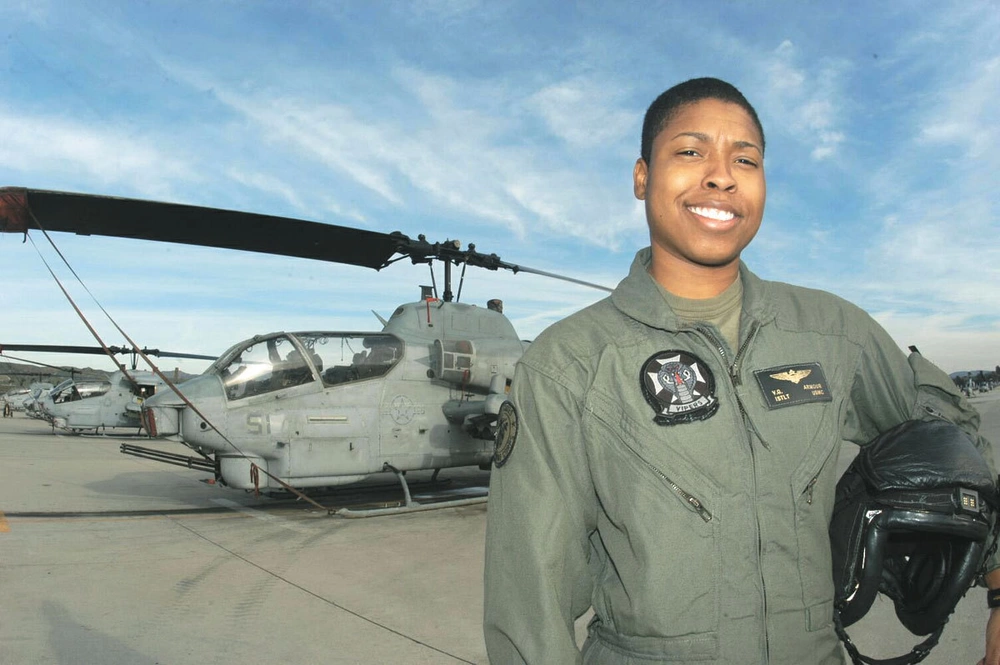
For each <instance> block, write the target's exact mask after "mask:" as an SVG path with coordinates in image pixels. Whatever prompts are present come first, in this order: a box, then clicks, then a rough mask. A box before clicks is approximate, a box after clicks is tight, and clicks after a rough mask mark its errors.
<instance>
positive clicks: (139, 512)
mask: <svg viewBox="0 0 1000 665" xmlns="http://www.w3.org/2000/svg"><path fill="white" fill-rule="evenodd" d="M973 402H974V403H975V405H976V406H977V408H978V409H979V410H980V413H981V414H982V415H983V427H982V431H983V432H984V433H985V434H986V436H988V437H989V438H990V439H991V440H992V441H994V442H997V444H998V450H1000V391H996V392H994V393H990V394H987V395H983V396H980V397H976V398H974V399H973ZM122 441H129V442H131V443H137V444H139V445H150V446H153V447H163V448H165V449H168V450H171V451H174V452H183V451H185V450H186V449H184V448H183V447H182V446H179V445H177V444H169V443H150V442H147V441H144V440H131V441H130V440H129V439H127V438H125V437H120V436H99V437H80V436H63V435H55V434H53V433H52V431H51V429H50V427H49V426H48V425H47V424H45V423H43V422H40V421H37V420H30V419H28V418H26V417H25V416H24V414H20V413H19V414H17V415H16V417H15V418H13V419H10V418H8V419H3V420H0V511H2V512H0V664H3V665H22V664H23V665H34V664H36V663H37V664H43V663H44V664H48V663H55V664H59V665H69V664H73V665H77V664H80V665H91V664H93V665H186V664H189V663H190V664H195V663H197V664H198V665H202V664H203V663H206V662H208V663H264V662H271V663H324V664H327V665H336V664H347V663H359V664H383V663H384V664H393V665H396V664H398V665H411V664H412V665H417V664H435V665H437V664H444V665H447V664H451V663H481V664H485V663H486V662H487V659H486V650H485V646H484V645H483V638H482V630H481V616H482V573H483V542H484V530H485V516H486V506H485V504H480V505H474V506H465V507H461V508H446V509H441V510H434V511H429V512H423V513H413V514H408V515H396V516H388V517H377V518H370V519H361V520H350V519H344V518H342V517H336V516H329V515H327V514H326V513H325V512H323V511H319V510H317V509H315V508H314V507H312V506H310V505H308V504H304V503H301V502H299V503H288V502H279V501H276V500H274V499H270V498H267V497H255V496H254V495H253V494H252V493H246V492H242V491H234V490H229V489H226V488H222V487H218V486H213V485H209V484H206V483H205V482H203V481H204V480H206V479H208V478H209V474H207V473H204V472H200V471H192V470H188V469H184V468H179V467H172V466H167V465H164V464H162V463H158V462H153V461H149V460H142V459H136V458H132V457H128V456H125V455H122V454H120V453H119V451H118V447H119V443H120V442H122ZM849 459H850V456H849V455H845V456H844V457H843V458H842V459H841V461H840V463H841V466H842V468H844V467H846V465H847V464H848V463H849ZM451 473H452V474H454V475H464V477H466V479H468V478H469V477H470V476H471V477H472V479H473V481H474V480H476V479H477V478H476V476H477V474H478V476H479V477H481V479H482V480H484V481H485V478H486V475H487V474H485V473H481V472H478V471H475V470H468V471H466V470H462V471H458V472H451ZM448 474H449V472H447V471H445V472H442V476H446V475H448ZM408 478H410V480H411V482H413V481H415V480H417V479H418V477H411V476H410V475H409V474H408ZM379 482H381V483H390V482H393V481H392V479H391V476H390V477H389V478H380V479H379ZM397 487H398V486H397ZM393 491H394V492H395V495H396V496H398V495H401V492H399V491H398V490H395V489H394V490H393ZM414 494H415V498H417V500H420V499H419V494H420V491H419V490H414ZM343 500H346V499H344V497H338V496H334V497H328V498H326V499H323V500H321V502H324V505H327V506H329V505H331V502H332V503H336V502H338V501H343ZM986 617H987V610H986V600H985V592H984V591H983V590H981V589H973V590H972V591H971V592H970V593H969V594H968V596H967V597H966V598H965V599H963V600H962V602H961V603H959V606H958V608H957V610H956V612H955V614H954V615H953V617H952V619H951V621H950V622H949V624H948V626H947V627H946V628H945V631H944V635H943V636H942V638H941V643H940V644H939V645H938V646H937V647H936V648H935V649H934V651H933V652H932V653H931V655H930V656H929V657H928V658H927V659H926V660H925V661H924V662H925V663H929V664H931V665H955V664H963V663H966V664H969V665H974V664H975V663H976V662H977V661H978V659H979V658H981V657H982V655H983V637H982V634H983V628H984V627H985V622H986ZM583 623H584V621H583V620H581V621H580V622H578V627H579V628H580V629H581V630H580V631H578V632H579V633H580V634H581V635H582V626H583ZM849 633H850V635H851V637H852V639H854V641H855V643H856V644H857V645H858V646H859V647H860V648H861V650H862V652H864V653H866V654H867V655H871V656H875V657H883V658H884V657H889V656H896V655H899V654H902V653H904V652H906V651H908V650H909V649H910V647H911V646H913V645H914V644H916V643H917V642H919V641H920V640H919V639H917V638H916V637H914V636H912V635H910V634H909V633H908V632H907V631H906V630H905V629H904V628H903V627H902V626H901V625H900V624H899V623H898V622H897V621H896V620H895V617H894V615H893V613H892V605H891V602H887V601H883V600H882V599H881V598H880V600H879V601H877V602H876V607H875V609H874V610H873V612H872V613H870V614H869V615H868V616H867V617H865V618H864V619H863V620H862V621H861V622H859V623H858V624H856V625H855V626H852V627H851V629H850V630H849Z"/></svg>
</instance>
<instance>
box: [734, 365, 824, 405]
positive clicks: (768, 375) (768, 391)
mask: <svg viewBox="0 0 1000 665" xmlns="http://www.w3.org/2000/svg"><path fill="white" fill-rule="evenodd" d="M753 374H754V376H756V377H757V383H758V384H759V385H760V389H761V391H763V393H764V400H765V401H766V402H767V408H769V409H780V408H781V407H783V406H795V405H796V404H808V403H810V402H830V401H832V400H833V395H831V394H830V386H829V384H827V382H826V375H825V374H823V368H822V367H820V365H819V363H802V364H801V365H784V366H782V367H772V368H771V369H759V370H757V371H755V372H754V373H753Z"/></svg>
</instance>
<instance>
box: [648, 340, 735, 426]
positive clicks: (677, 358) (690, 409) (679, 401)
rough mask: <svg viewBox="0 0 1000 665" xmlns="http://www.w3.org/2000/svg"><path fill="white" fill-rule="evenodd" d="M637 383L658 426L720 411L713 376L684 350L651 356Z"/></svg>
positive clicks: (701, 417) (688, 421) (699, 360)
mask: <svg viewBox="0 0 1000 665" xmlns="http://www.w3.org/2000/svg"><path fill="white" fill-rule="evenodd" d="M639 383H640V384H641V386H642V394H643V397H645V398H646V401H647V402H648V403H649V405H650V406H651V407H653V410H654V411H655V412H656V417H655V418H654V420H655V421H656V423H657V424H658V425H677V424H680V423H690V422H694V421H696V420H705V419H707V418H711V417H712V416H713V415H715V412H716V411H718V410H719V398H718V397H716V395H715V377H714V376H712V372H711V370H710V369H709V368H708V366H707V365H706V364H705V363H704V362H702V361H701V359H699V358H697V357H696V356H694V355H692V354H690V353H687V352H686V351H660V352H659V353H655V354H653V355H652V356H650V358H649V359H648V360H647V361H646V362H645V363H643V365H642V371H641V372H640V374H639Z"/></svg>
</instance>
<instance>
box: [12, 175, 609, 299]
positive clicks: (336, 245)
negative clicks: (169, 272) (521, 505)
mask: <svg viewBox="0 0 1000 665" xmlns="http://www.w3.org/2000/svg"><path fill="white" fill-rule="evenodd" d="M39 226H41V228H43V229H45V230H46V231H63V232H68V233H76V234H78V235H102V236H111V237H117V238H134V239H137V240H157V241H161V242H176V243H182V244H186V245H199V246H203V247H219V248H222V249H239V250H243V251H248V252H260V253H263V254H277V255H279V256H295V257H299V258H304V259H316V260H318V261H330V262H333V263H346V264H349V265H356V266H363V267H366V268H375V269H376V270H380V269H382V268H384V267H386V266H387V265H389V264H390V263H394V262H395V261H398V260H400V259H402V258H404V257H408V258H409V259H410V260H411V261H412V262H413V263H429V262H431V261H432V260H435V259H437V260H439V261H448V262H451V263H454V264H456V265H457V264H461V263H465V264H467V265H470V266H475V267H479V268H486V269H487V270H497V269H499V268H503V269H505V270H510V271H512V272H515V273H517V272H519V271H522V270H523V271H524V272H530V273H534V274H537V275H542V276H545V277H552V278H555V279H561V280H564V281H567V282H572V283H574V284H580V285H583V286H588V287H591V288H595V289H601V290H603V291H611V290H612V289H609V288H608V287H606V286H601V285H600V284H592V283H591V282H585V281H583V280H580V279H575V278H572V277H566V276H563V275H557V274H555V273H550V272H545V271H542V270H535V269H532V268H527V267H524V266H519V265H517V264H514V263H507V262H506V261H502V260H501V259H500V257H499V256H497V255H496V254H483V253H480V252H477V251H476V246H475V245H473V244H470V245H469V246H468V249H462V248H461V246H460V244H459V243H458V242H457V241H453V240H446V241H444V242H443V243H429V242H427V240H426V238H425V237H424V236H423V235H420V236H418V237H417V239H416V240H414V239H411V238H410V237H409V236H406V235H404V234H402V233H400V232H398V231H396V232H393V233H379V232H377V231H367V230H364V229H355V228H351V227H348V226H336V225H334V224H320V223H318V222H309V221H305V220H301V219H293V218H291V217H275V216H273V215H260V214H257V213H251V212H239V211H236V210H222V209H219V208H203V207H200V206H191V205H184V204H180V203H160V202H156V201H143V200H140V199H123V198H117V197H112V196H98V195H94V194H75V193H71V192H52V191H46V190H41V189H24V188H21V187H0V232H7V233H21V232H24V233H26V232H27V231H28V230H29V229H35V228H39ZM394 254H399V255H400V256H398V257H396V258H394V259H393V258H392V257H393V255H394Z"/></svg>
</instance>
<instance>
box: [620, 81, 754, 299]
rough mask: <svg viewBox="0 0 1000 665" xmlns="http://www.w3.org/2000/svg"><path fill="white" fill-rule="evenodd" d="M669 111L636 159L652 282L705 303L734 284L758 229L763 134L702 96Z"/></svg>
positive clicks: (736, 110)
mask: <svg viewBox="0 0 1000 665" xmlns="http://www.w3.org/2000/svg"><path fill="white" fill-rule="evenodd" d="M654 108H656V107H655V105H654ZM671 111H672V112H670V113H668V114H667V115H668V117H669V120H668V121H667V122H665V123H663V124H662V128H661V130H660V133H659V134H657V136H656V138H655V140H654V141H653V142H652V150H651V153H650V157H649V160H648V161H647V160H646V159H643V158H639V159H638V160H637V161H636V164H635V169H634V172H633V179H634V189H635V197H636V198H637V199H640V200H642V201H645V204H646V219H647V220H648V222H649V228H650V238H651V240H652V243H651V245H652V250H653V256H654V261H653V268H652V275H653V277H654V278H655V279H656V280H657V282H659V283H660V285H661V286H663V287H664V288H665V289H667V290H668V291H670V292H671V293H674V294H675V295H679V296H682V297H687V298H709V297H713V296H716V295H719V294H720V293H722V291H724V290H725V289H726V288H727V287H728V286H729V285H730V284H732V283H733V280H734V279H735V276H736V273H737V271H738V268H739V256H740V253H741V252H742V251H743V250H744V249H745V248H746V246H747V245H749V244H750V241H751V240H753V238H754V236H755V235H756V234H757V229H759V228H760V222H761V218H762V217H763V214H764V200H765V197H766V185H765V180H764V153H763V144H764V139H763V134H762V133H761V132H760V131H759V130H758V129H757V127H756V123H755V119H756V117H755V115H751V114H750V113H749V112H747V111H746V110H745V109H744V107H743V106H741V105H739V104H736V103H732V102H728V101H723V100H720V99H713V98H708V99H702V100H700V101H694V102H689V103H686V104H684V105H682V106H680V107H678V108H676V109H671ZM718 268H723V270H718Z"/></svg>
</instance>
